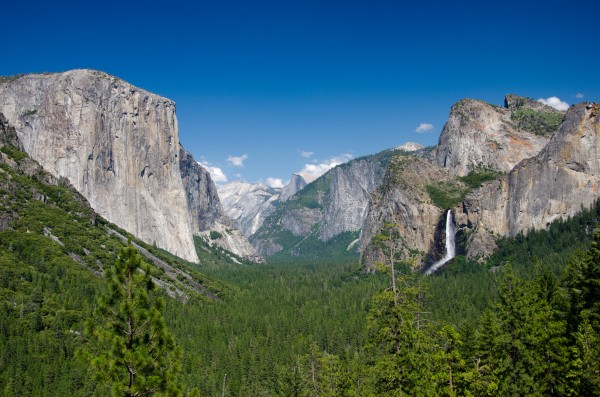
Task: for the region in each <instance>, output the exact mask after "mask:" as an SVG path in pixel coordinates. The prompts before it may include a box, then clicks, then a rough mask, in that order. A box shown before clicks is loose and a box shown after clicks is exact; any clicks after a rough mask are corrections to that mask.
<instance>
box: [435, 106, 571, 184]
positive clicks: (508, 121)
mask: <svg viewBox="0 0 600 397" xmlns="http://www.w3.org/2000/svg"><path fill="white" fill-rule="evenodd" d="M506 106H507V108H500V107H497V106H492V105H490V104H487V103H485V102H482V101H477V100H473V99H463V100H461V101H459V102H457V103H456V104H454V106H452V109H451V110H450V116H449V118H448V121H447V122H446V125H445V126H444V129H443V130H442V133H441V135H440V139H439V143H438V147H437V152H436V159H435V161H436V162H437V164H439V165H440V166H442V167H444V168H448V169H450V170H451V171H452V172H454V173H455V174H457V175H461V176H464V175H467V174H468V173H469V172H470V171H472V170H476V169H482V168H483V169H489V170H493V171H498V172H509V171H510V170H512V169H513V168H514V167H515V165H517V164H518V163H519V162H520V161H521V160H523V159H526V158H530V157H533V156H535V155H536V154H538V153H539V152H540V150H541V149H542V148H543V147H544V146H545V145H546V143H547V142H548V140H549V138H548V137H546V136H541V135H536V134H533V133H531V132H527V131H525V130H523V129H519V128H518V127H517V123H516V122H514V121H513V120H512V118H511V117H512V116H513V113H514V112H516V111H517V110H519V109H531V110H537V111H540V110H541V111H544V112H548V113H550V114H554V113H559V114H560V113H561V112H559V111H557V110H555V109H552V108H550V107H548V106H545V105H543V104H541V103H538V102H535V101H532V100H527V99H525V98H521V97H517V96H514V95H509V96H507V99H506Z"/></svg>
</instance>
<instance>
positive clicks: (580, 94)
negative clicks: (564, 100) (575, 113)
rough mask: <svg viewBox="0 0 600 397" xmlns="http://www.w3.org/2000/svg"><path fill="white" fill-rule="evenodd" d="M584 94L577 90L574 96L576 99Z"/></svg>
mask: <svg viewBox="0 0 600 397" xmlns="http://www.w3.org/2000/svg"><path fill="white" fill-rule="evenodd" d="M584 96H585V95H583V94H582V93H581V92H578V93H577V94H575V98H577V99H581V98H583V97H584Z"/></svg>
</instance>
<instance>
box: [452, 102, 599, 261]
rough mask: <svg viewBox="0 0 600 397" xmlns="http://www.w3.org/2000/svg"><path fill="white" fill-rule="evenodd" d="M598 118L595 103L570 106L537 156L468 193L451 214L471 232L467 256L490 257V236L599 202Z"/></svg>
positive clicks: (543, 224)
mask: <svg viewBox="0 0 600 397" xmlns="http://www.w3.org/2000/svg"><path fill="white" fill-rule="evenodd" d="M599 114H600V105H598V104H595V103H580V104H577V105H574V106H572V107H571V108H570V109H569V110H568V111H567V114H566V116H565V119H564V121H563V122H562V123H561V125H560V127H559V128H558V131H557V132H556V134H555V135H554V136H553V137H552V138H551V139H550V141H549V142H548V144H547V145H546V146H545V147H544V148H543V149H542V150H541V151H540V153H538V154H537V155H536V156H534V157H532V158H529V159H526V160H523V161H522V162H520V163H519V164H518V165H517V166H516V167H514V169H512V170H511V171H510V172H509V173H508V174H507V175H504V176H503V177H502V178H501V179H499V180H497V181H493V182H489V183H487V184H485V185H484V186H483V187H481V188H480V189H478V190H475V191H473V192H472V193H471V194H469V195H468V196H467V197H466V198H465V200H464V202H463V203H462V204H461V205H460V206H458V207H457V208H455V209H454V211H455V213H456V220H457V224H458V227H459V228H462V229H464V230H465V231H468V232H470V239H469V242H468V247H467V248H468V255H469V256H470V257H473V258H481V257H485V256H487V255H489V254H490V253H491V252H492V251H493V249H494V248H495V244H494V238H495V236H515V235H516V234H518V233H527V231H528V230H530V229H544V228H546V227H548V226H549V224H550V223H551V222H552V221H554V220H557V219H565V218H567V217H570V216H573V215H575V214H576V213H577V212H579V211H580V210H581V208H583V207H585V208H589V207H591V205H592V204H593V203H594V202H596V201H597V200H598V199H599V198H600V190H599V184H600V149H599V148H600V123H599V121H600V116H599Z"/></svg>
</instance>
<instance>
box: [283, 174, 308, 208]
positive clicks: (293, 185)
mask: <svg viewBox="0 0 600 397" xmlns="http://www.w3.org/2000/svg"><path fill="white" fill-rule="evenodd" d="M307 184H308V182H307V181H306V179H304V177H303V176H302V175H300V174H292V178H291V179H290V181H289V182H288V184H287V185H285V186H284V187H283V189H282V190H281V194H280V195H279V201H281V202H282V203H283V202H285V201H288V200H289V199H290V197H292V196H293V195H294V194H296V193H298V192H299V191H300V190H302V189H304V187H305V186H306V185H307Z"/></svg>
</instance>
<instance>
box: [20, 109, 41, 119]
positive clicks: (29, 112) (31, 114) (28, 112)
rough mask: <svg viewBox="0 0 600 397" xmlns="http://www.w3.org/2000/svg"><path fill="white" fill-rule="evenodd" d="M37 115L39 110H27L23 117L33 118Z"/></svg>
mask: <svg viewBox="0 0 600 397" xmlns="http://www.w3.org/2000/svg"><path fill="white" fill-rule="evenodd" d="M36 113H37V109H30V110H26V111H24V112H23V114H22V115H21V117H27V116H33V115H34V114H36Z"/></svg>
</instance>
